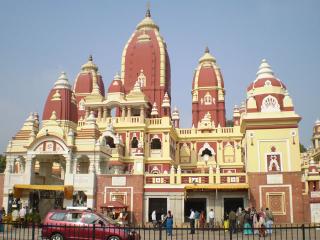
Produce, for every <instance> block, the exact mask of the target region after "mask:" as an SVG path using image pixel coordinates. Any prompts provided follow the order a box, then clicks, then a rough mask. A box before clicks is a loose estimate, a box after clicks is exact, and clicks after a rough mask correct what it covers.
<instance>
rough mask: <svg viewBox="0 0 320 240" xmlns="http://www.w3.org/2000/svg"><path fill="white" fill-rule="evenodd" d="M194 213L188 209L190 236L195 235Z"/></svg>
mask: <svg viewBox="0 0 320 240" xmlns="http://www.w3.org/2000/svg"><path fill="white" fill-rule="evenodd" d="M194 215H195V213H194V211H193V209H190V216H189V219H190V228H191V231H190V234H194V233H195V229H194V223H195V221H194Z"/></svg>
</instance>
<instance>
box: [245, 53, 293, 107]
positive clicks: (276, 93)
mask: <svg viewBox="0 0 320 240" xmlns="http://www.w3.org/2000/svg"><path fill="white" fill-rule="evenodd" d="M293 110H294V107H293V103H292V99H291V97H290V96H289V93H288V91H287V89H286V86H285V85H284V84H283V83H282V82H281V81H280V80H279V79H278V78H277V77H276V76H275V74H274V72H273V70H272V68H271V66H270V65H269V63H268V62H267V60H266V59H263V60H262V61H261V64H260V66H259V69H258V72H257V74H256V79H255V80H254V81H253V82H252V83H251V84H250V85H249V87H248V88H247V111H248V112H281V111H293Z"/></svg>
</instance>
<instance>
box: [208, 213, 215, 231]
mask: <svg viewBox="0 0 320 240" xmlns="http://www.w3.org/2000/svg"><path fill="white" fill-rule="evenodd" d="M208 216H209V227H210V228H211V231H213V228H214V211H213V209H210V212H209V214H208Z"/></svg>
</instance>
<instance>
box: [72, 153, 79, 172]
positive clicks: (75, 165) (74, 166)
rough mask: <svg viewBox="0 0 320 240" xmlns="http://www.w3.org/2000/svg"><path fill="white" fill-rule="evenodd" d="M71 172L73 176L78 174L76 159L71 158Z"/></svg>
mask: <svg viewBox="0 0 320 240" xmlns="http://www.w3.org/2000/svg"><path fill="white" fill-rule="evenodd" d="M72 172H73V174H77V173H78V158H76V157H75V158H73V165H72Z"/></svg>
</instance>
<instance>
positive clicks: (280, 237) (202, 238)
mask: <svg viewBox="0 0 320 240" xmlns="http://www.w3.org/2000/svg"><path fill="white" fill-rule="evenodd" d="M191 231H192V229H191V228H176V227H175V228H172V232H171V231H170V229H166V228H165V227H159V228H153V227H136V226H133V227H101V226H100V225H91V226H90V225H86V226H84V225H78V226H67V225H50V226H49V225H35V224H32V225H19V224H7V223H5V224H2V226H1V227H0V239H7V240H38V239H54V240H62V239H64V240H65V239H90V240H98V239H99V240H102V239H103V240H106V239H109V237H111V236H113V237H114V238H111V239H112V240H121V239H129V240H130V239H141V240H177V239H181V240H220V239H221V240H222V239H226V240H231V239H233V240H241V239H248V240H249V239H250V240H254V239H256V240H258V239H259V240H262V239H270V240H271V239H272V240H319V239H320V225H305V224H302V225H275V226H273V227H272V229H268V232H267V231H266V229H265V228H257V229H250V231H248V229H237V230H236V231H235V232H234V233H230V231H229V230H228V229H224V228H214V229H210V228H201V229H200V228H198V229H195V232H194V233H193V234H191ZM269 231H272V233H271V232H269ZM170 233H171V234H170Z"/></svg>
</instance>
